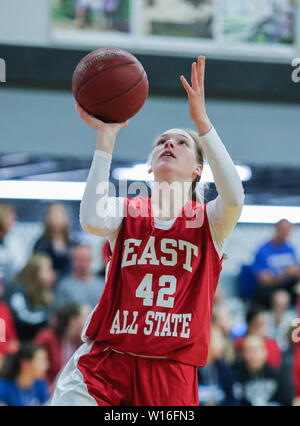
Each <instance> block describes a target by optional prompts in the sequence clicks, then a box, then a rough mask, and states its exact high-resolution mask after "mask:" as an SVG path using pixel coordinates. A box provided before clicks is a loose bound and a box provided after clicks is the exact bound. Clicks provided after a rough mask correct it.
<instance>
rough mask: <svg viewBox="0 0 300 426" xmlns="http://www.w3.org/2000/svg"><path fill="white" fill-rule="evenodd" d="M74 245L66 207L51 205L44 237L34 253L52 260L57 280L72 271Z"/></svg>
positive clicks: (35, 247)
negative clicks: (41, 254)
mask: <svg viewBox="0 0 300 426" xmlns="http://www.w3.org/2000/svg"><path fill="white" fill-rule="evenodd" d="M74 245H75V241H73V240H72V238H71V236H70V229H69V217H68V213H67V209H66V207H65V205H64V204H62V203H52V204H50V206H49V207H48V209H47V211H46V216H45V223H44V232H43V235H42V236H41V237H40V238H39V239H38V240H37V242H36V243H35V245H34V248H33V251H34V252H35V253H37V252H38V253H45V254H47V255H48V256H49V257H50V258H51V260H52V263H53V268H54V270H55V272H56V275H57V280H58V279H59V278H61V277H62V276H63V275H66V274H67V273H69V272H70V270H71V251H72V248H73V247H74Z"/></svg>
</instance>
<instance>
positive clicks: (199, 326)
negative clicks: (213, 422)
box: [84, 196, 223, 366]
mask: <svg viewBox="0 0 300 426" xmlns="http://www.w3.org/2000/svg"><path fill="white" fill-rule="evenodd" d="M124 209H125V211H124V213H125V214H124V216H125V217H124V219H123V222H122V225H121V227H120V231H119V234H118V238H117V240H116V243H115V247H114V250H113V253H112V256H111V259H110V263H109V267H108V273H107V279H106V284H105V288H104V290H103V293H102V296H101V299H100V301H99V303H98V305H97V306H96V308H95V309H94V311H93V313H92V315H91V317H90V320H89V321H88V323H87V324H86V327H85V331H84V333H85V336H86V337H87V338H88V339H89V340H91V341H97V342H100V343H101V344H103V345H104V346H105V347H111V348H112V349H116V350H119V351H122V352H128V353H133V354H139V355H146V356H152V357H156V356H157V357H167V358H170V359H173V360H176V361H179V362H182V363H186V364H191V365H194V366H204V365H205V364H206V360H207V353H208V346H209V340H210V327H211V316H212V306H213V298H214V293H215V290H216V287H217V284H218V279H219V275H220V272H221V269H222V260H223V259H222V260H220V258H219V255H218V253H217V251H216V249H215V246H214V242H213V240H212V237H211V234H210V229H209V223H208V219H207V213H206V205H201V204H200V203H197V202H195V201H192V200H189V201H188V202H187V204H186V205H185V206H184V208H183V209H182V211H181V214H180V215H178V217H177V218H176V220H175V222H174V224H173V226H172V227H171V228H170V229H168V230H162V229H158V228H155V227H154V218H153V213H152V207H151V202H150V196H146V197H142V196H138V197H134V198H126V199H125V203H124Z"/></svg>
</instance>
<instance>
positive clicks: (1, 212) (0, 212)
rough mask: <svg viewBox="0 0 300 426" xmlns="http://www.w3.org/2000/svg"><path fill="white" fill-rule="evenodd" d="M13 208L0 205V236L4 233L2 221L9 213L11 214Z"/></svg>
mask: <svg viewBox="0 0 300 426" xmlns="http://www.w3.org/2000/svg"><path fill="white" fill-rule="evenodd" d="M13 212H14V208H13V207H12V206H11V205H10V204H6V203H0V234H4V233H5V231H6V230H5V229H4V220H5V217H6V216H7V215H8V214H9V213H13Z"/></svg>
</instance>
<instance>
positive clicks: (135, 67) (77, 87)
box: [72, 48, 149, 123]
mask: <svg viewBox="0 0 300 426" xmlns="http://www.w3.org/2000/svg"><path fill="white" fill-rule="evenodd" d="M148 90H149V85H148V78H147V74H146V72H145V70H144V68H143V66H142V64H141V63H140V62H139V61H138V60H137V58H136V57H135V56H133V55H132V54H131V53H129V52H127V51H125V50H122V49H116V48H102V49H98V50H95V51H93V52H91V53H89V54H88V55H86V56H85V57H84V58H83V59H82V60H81V61H80V62H79V64H78V65H77V67H76V68H75V71H74V74H73V79H72V91H73V95H74V97H75V99H76V100H77V102H78V103H79V104H80V105H81V106H82V108H83V109H84V110H85V111H87V112H88V113H89V114H92V115H93V116H95V117H97V118H99V119H100V120H102V121H104V122H110V123H120V122H123V121H126V120H128V119H129V118H131V117H133V116H134V115H135V114H136V113H137V112H138V111H139V110H140V109H141V108H142V106H143V105H144V103H145V101H146V99H147V96H148Z"/></svg>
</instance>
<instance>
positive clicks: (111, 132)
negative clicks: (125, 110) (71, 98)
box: [75, 101, 129, 136]
mask: <svg viewBox="0 0 300 426" xmlns="http://www.w3.org/2000/svg"><path fill="white" fill-rule="evenodd" d="M75 108H76V111H77V112H78V115H79V117H80V118H81V119H82V120H83V121H84V122H85V123H86V124H87V125H88V126H90V127H91V128H92V129H93V130H95V131H96V132H97V133H99V134H101V135H102V136H116V135H117V133H118V132H119V131H120V130H121V129H123V128H125V127H127V126H128V123H129V120H127V121H124V122H123V123H104V121H101V120H99V119H98V118H96V117H94V116H93V115H91V114H89V113H87V112H86V111H85V110H84V109H83V108H82V107H81V106H80V105H79V103H78V102H77V101H76V103H75Z"/></svg>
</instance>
